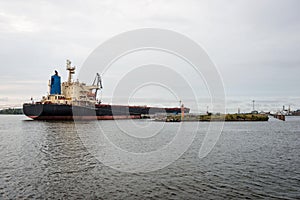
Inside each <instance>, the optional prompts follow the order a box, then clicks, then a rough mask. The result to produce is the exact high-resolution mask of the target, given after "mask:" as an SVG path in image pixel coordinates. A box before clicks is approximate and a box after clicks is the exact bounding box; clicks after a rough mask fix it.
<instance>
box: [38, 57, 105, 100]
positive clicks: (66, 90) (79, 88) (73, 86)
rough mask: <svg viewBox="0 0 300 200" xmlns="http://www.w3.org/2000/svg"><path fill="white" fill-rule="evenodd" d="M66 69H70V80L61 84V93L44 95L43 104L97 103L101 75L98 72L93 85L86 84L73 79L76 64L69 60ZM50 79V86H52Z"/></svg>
mask: <svg viewBox="0 0 300 200" xmlns="http://www.w3.org/2000/svg"><path fill="white" fill-rule="evenodd" d="M66 69H67V70H68V71H69V76H68V81H66V82H63V83H62V84H61V94H49V95H47V96H46V97H43V99H42V101H41V103H43V104H53V103H55V104H69V105H95V104H96V103H97V99H96V98H97V97H96V96H97V91H98V90H99V89H101V88H102V85H101V78H100V75H99V74H98V73H97V75H96V78H95V80H94V82H93V84H92V85H86V84H85V83H81V82H79V81H78V80H77V81H73V79H72V75H73V74H75V66H73V67H72V66H71V61H69V60H67V67H66ZM50 82H51V81H49V87H50Z"/></svg>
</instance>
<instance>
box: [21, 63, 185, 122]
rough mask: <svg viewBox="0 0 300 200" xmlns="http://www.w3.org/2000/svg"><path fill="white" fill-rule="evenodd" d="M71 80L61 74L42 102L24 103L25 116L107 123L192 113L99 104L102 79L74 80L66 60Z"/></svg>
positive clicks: (167, 109)
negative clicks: (108, 120) (164, 114)
mask: <svg viewBox="0 0 300 200" xmlns="http://www.w3.org/2000/svg"><path fill="white" fill-rule="evenodd" d="M66 69H67V70H68V71H69V75H68V80H67V81H66V82H63V83H61V78H60V76H59V75H58V72H57V71H55V74H54V75H53V76H51V80H50V81H49V85H48V86H49V89H50V94H49V95H47V96H43V97H42V99H41V101H39V102H31V103H24V104H23V113H24V114H25V115H26V116H28V117H29V118H31V119H34V120H77V119H78V120H104V119H140V118H142V116H143V117H145V116H150V115H154V114H157V113H169V114H170V113H173V114H178V113H181V111H184V112H185V113H189V111H190V109H189V108H186V107H184V108H182V107H169V108H161V107H149V106H129V105H110V104H102V102H101V101H97V92H98V91H99V90H101V89H102V82H101V77H100V75H99V74H98V73H97V74H96V77H95V79H94V81H93V83H92V85H87V84H85V83H81V82H79V81H78V80H77V81H73V79H72V75H73V74H74V73H75V67H74V66H73V67H72V66H71V61H69V60H67V66H66Z"/></svg>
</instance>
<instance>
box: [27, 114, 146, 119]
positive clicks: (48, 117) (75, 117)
mask: <svg viewBox="0 0 300 200" xmlns="http://www.w3.org/2000/svg"><path fill="white" fill-rule="evenodd" d="M28 117H30V118H31V119H35V120H73V119H75V120H114V119H140V118H141V116H140V115H115V116H28Z"/></svg>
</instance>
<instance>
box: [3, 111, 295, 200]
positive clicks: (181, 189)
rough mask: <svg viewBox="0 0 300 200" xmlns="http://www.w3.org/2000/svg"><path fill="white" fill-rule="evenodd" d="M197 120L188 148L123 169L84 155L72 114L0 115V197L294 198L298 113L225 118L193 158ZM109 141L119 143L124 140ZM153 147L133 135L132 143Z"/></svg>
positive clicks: (167, 135) (166, 136)
mask: <svg viewBox="0 0 300 200" xmlns="http://www.w3.org/2000/svg"><path fill="white" fill-rule="evenodd" d="M89 123H100V124H101V125H102V126H110V124H111V123H113V122H112V121H101V122H82V124H81V126H82V127H83V128H85V127H86V128H87V129H88V128H89V127H91V124H89ZM120 123H123V124H125V125H126V123H128V122H127V121H126V120H124V121H121V122H120ZM136 123H144V122H143V121H137V122H136ZM188 123H193V122H187V123H186V124H185V125H186V126H188ZM178 124H180V123H167V124H166V125H165V127H164V131H163V133H161V134H162V135H161V137H160V138H159V142H158V143H155V144H153V145H154V147H155V145H163V144H165V143H166V142H168V141H170V139H172V137H174V131H172V130H173V129H174V127H176V126H178ZM200 126H201V127H200V129H199V131H198V132H197V136H196V138H195V140H194V142H193V143H192V145H191V146H190V148H189V149H188V150H187V151H186V152H185V153H184V154H183V156H181V157H180V158H179V159H178V160H176V161H175V162H173V163H172V164H171V165H169V166H168V167H166V168H163V169H161V170H158V171H154V172H150V173H125V172H120V171H117V170H114V169H112V168H110V167H107V166H105V165H103V164H102V163H101V162H99V161H98V160H97V159H96V158H95V157H94V156H93V155H91V153H89V151H88V150H87V149H86V147H85V146H84V145H83V143H82V141H81V139H80V137H79V136H78V133H77V132H76V126H75V125H74V123H73V122H46V121H31V120H27V119H26V117H24V116H9V115H1V116H0V160H1V162H0V199H16V198H21V199H38V198H40V199H45V198H52V199H124V198H126V199H145V198H146V199H147V198H148V199H158V198H160V199H224V198H228V199H229V198H230V199H241V198H243V199H245V198H251V199H260V198H274V199H281V198H282V199H299V198H300V140H299V136H300V119H299V118H292V119H291V120H287V121H286V122H282V121H277V120H272V121H269V122H228V123H227V122H226V123H225V126H224V130H223V133H222V134H221V136H220V139H219V140H218V142H217V144H216V146H215V147H214V149H213V150H212V151H211V152H210V154H209V155H208V156H207V157H205V158H204V159H199V158H198V152H199V148H200V146H201V142H202V140H203V137H204V135H205V131H204V130H205V127H207V126H208V123H205V122H203V123H200ZM184 130H185V131H187V134H188V131H189V130H188V129H184ZM89 131H92V130H89ZM111 131H112V133H117V131H118V130H114V129H112V130H111ZM112 137H118V136H117V134H116V135H114V134H112ZM115 141H117V142H119V145H120V146H122V145H123V146H124V147H126V145H128V144H129V143H128V142H126V141H123V142H122V141H118V138H115ZM147 145H148V146H147ZM154 147H153V146H152V145H149V144H148V143H145V144H144V143H141V144H140V146H139V145H135V146H134V149H135V150H136V151H139V149H138V148H141V151H146V150H149V149H151V148H154ZM128 148H129V149H130V148H131V150H132V149H133V147H132V146H128Z"/></svg>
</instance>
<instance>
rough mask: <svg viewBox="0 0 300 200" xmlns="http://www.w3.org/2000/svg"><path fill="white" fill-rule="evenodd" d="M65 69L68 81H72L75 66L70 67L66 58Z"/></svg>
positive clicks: (69, 62)
mask: <svg viewBox="0 0 300 200" xmlns="http://www.w3.org/2000/svg"><path fill="white" fill-rule="evenodd" d="M67 70H68V71H69V77H68V83H71V82H72V74H75V66H74V67H71V61H70V60H67Z"/></svg>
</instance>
